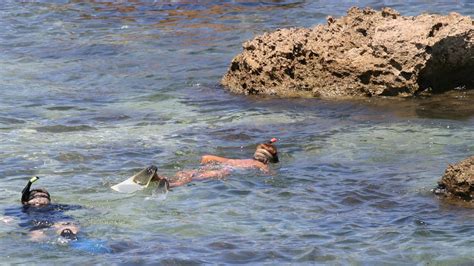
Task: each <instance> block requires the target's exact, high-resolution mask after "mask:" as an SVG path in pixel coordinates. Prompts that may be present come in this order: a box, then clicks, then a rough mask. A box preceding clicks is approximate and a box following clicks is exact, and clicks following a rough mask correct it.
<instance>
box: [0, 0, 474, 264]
mask: <svg viewBox="0 0 474 266" xmlns="http://www.w3.org/2000/svg"><path fill="white" fill-rule="evenodd" d="M354 5H357V6H360V7H366V6H371V7H374V8H381V7H383V6H390V7H393V8H395V9H397V10H398V11H399V12H401V13H402V14H403V15H417V14H421V13H423V12H430V13H440V14H448V13H450V12H458V13H461V14H463V15H467V16H471V17H472V16H473V15H474V2H473V1H470V0H459V1H422V0H417V1H416V0H412V1H375V0H374V1H364V0H362V1H290V0H288V1H285V0H282V1H276V0H275V1H244V0H242V1H211V0H208V1H130V2H129V1H110V2H108V1H84V2H83V1H3V2H1V3H0V29H1V30H0V192H1V193H0V210H1V211H2V213H3V210H4V209H7V208H11V207H15V206H19V198H20V191H21V189H22V188H23V186H24V185H25V184H26V182H27V180H28V178H29V177H30V176H32V175H38V176H40V177H41V179H40V180H39V181H38V182H37V183H35V185H34V186H35V187H46V188H48V190H49V191H50V192H51V194H52V197H53V201H54V202H56V203H62V204H80V205H82V206H83V207H84V208H83V209H80V210H77V211H72V212H70V213H69V215H71V216H73V217H74V218H75V220H76V221H77V222H78V223H80V224H81V228H82V234H83V235H82V237H84V238H87V239H89V241H90V242H91V243H92V244H91V245H92V246H94V245H95V246H101V245H102V246H104V247H106V251H107V252H103V250H100V249H94V248H93V247H92V248H91V247H89V248H78V245H64V244H60V243H58V242H57V241H56V240H54V239H53V240H49V241H47V242H43V243H35V242H31V241H29V240H28V232H27V231H28V229H27V228H21V227H19V226H18V225H17V224H16V223H15V222H13V223H9V224H1V226H0V257H1V258H2V261H1V262H0V264H17V263H18V264H27V263H33V264H127V265H128V264H155V263H156V264H165V265H166V264H172V265H181V264H191V265H194V264H240V263H244V264H268V265H274V264H331V265H344V264H371V265H379V264H391V265H400V264H422V265H427V264H430V265H431V264H440V265H446V264H450V265H451V264H470V263H472V262H473V261H474V254H473V250H474V239H473V237H472V236H473V235H474V211H473V209H472V208H465V207H463V206H458V205H451V204H448V203H446V202H444V201H442V200H441V199H439V198H437V197H436V196H434V195H433V194H432V193H431V192H430V189H431V188H433V187H434V186H435V185H436V182H437V181H438V180H439V178H440V177H441V176H442V174H443V171H444V169H445V168H446V166H447V165H448V164H449V163H454V162H456V161H459V160H461V159H464V158H466V157H468V156H470V155H472V154H474V134H473V132H474V92H472V91H466V90H460V91H456V92H451V93H447V94H445V95H436V96H434V97H427V98H409V99H382V98H380V99H367V100H353V101H347V100H345V101H336V100H321V99H275V98H264V97H246V96H240V95H233V94H231V93H228V92H227V91H226V90H225V89H224V88H222V87H221V86H220V85H219V81H220V78H221V77H222V75H223V74H224V73H225V71H226V70H227V67H228V66H229V63H230V61H231V59H232V58H233V56H235V55H236V54H237V53H239V52H240V51H241V45H242V43H243V42H244V41H246V40H248V39H250V38H252V37H254V36H255V35H257V34H261V33H263V32H267V31H272V30H275V29H277V28H285V27H310V26H313V25H316V24H318V23H324V22H325V18H326V17H327V16H329V15H331V16H341V15H343V14H344V13H345V12H346V10H347V9H348V8H349V7H351V6H354ZM272 137H277V138H279V139H280V141H279V142H278V148H279V152H280V161H281V163H279V164H277V165H274V166H272V174H270V175H265V174H262V173H258V172H254V171H236V172H234V173H232V174H231V175H230V176H228V177H227V178H225V179H224V180H208V181H203V182H195V183H192V184H189V185H187V186H184V187H180V188H176V189H173V191H170V192H169V193H168V194H166V195H162V194H155V193H153V191H152V190H147V191H141V192H139V193H136V194H133V195H123V194H119V193H116V192H114V191H112V190H111V189H110V186H111V185H113V184H116V183H118V182H120V181H122V180H124V179H126V178H128V177H129V176H131V175H132V174H133V173H135V172H137V171H139V170H140V169H142V168H143V167H146V166H148V165H150V164H155V165H157V166H158V168H159V171H160V172H161V173H163V174H166V175H172V174H173V173H175V172H177V171H179V170H183V169H193V168H197V167H199V159H200V156H201V155H203V154H217V155H221V156H227V157H234V158H249V157H250V156H251V155H252V154H253V151H254V148H255V145H256V144H257V143H259V142H262V141H266V140H268V139H269V138H272ZM79 246H80V245H79Z"/></svg>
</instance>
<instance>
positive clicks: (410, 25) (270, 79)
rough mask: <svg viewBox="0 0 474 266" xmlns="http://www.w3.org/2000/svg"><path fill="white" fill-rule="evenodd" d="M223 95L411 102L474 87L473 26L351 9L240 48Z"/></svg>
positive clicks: (467, 21) (455, 18)
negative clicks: (385, 98) (409, 99)
mask: <svg viewBox="0 0 474 266" xmlns="http://www.w3.org/2000/svg"><path fill="white" fill-rule="evenodd" d="M221 82H222V84H223V85H224V86H225V87H227V88H228V89H229V90H230V91H232V92H236V93H243V94H264V95H279V96H283V97H285V96H303V95H304V96H316V97H318V96H320V97H341V96H411V95H415V94H418V93H420V92H442V91H445V90H450V89H454V88H465V87H467V88H474V22H473V20H472V19H471V18H470V17H466V16H461V15H459V14H456V13H452V14H449V15H447V16H441V15H429V14H423V15H419V16H416V17H405V16H401V15H400V14H399V13H397V12H396V11H394V10H393V9H390V8H384V9H382V10H381V11H375V10H373V9H370V8H366V9H359V8H351V9H350V10H349V11H348V13H347V16H345V17H341V18H338V19H335V18H332V17H329V18H328V19H327V25H318V26H316V27H314V28H311V29H280V30H277V31H276V32H273V33H265V34H263V35H260V36H257V37H256V38H254V39H253V40H251V41H248V42H246V43H244V44H243V52H242V53H241V54H239V55H237V56H236V57H235V58H234V59H233V60H232V63H231V65H230V67H229V69H228V71H227V73H226V74H225V75H224V77H223V78H222V81H221Z"/></svg>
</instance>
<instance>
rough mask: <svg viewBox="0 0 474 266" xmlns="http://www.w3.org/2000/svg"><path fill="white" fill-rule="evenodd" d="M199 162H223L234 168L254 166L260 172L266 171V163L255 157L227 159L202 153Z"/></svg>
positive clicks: (267, 170)
mask: <svg viewBox="0 0 474 266" xmlns="http://www.w3.org/2000/svg"><path fill="white" fill-rule="evenodd" d="M201 164H223V165H228V166H232V167H234V168H242V169H246V168H256V169H259V170H261V171H262V172H265V173H268V172H269V168H268V165H266V164H264V163H262V162H260V161H257V160H255V159H229V158H224V157H219V156H215V155H204V156H202V157H201Z"/></svg>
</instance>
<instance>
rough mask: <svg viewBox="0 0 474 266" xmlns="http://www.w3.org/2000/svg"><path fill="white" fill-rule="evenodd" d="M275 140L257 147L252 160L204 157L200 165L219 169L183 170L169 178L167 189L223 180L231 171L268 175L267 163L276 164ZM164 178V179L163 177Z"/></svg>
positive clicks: (157, 177) (157, 178)
mask: <svg viewBox="0 0 474 266" xmlns="http://www.w3.org/2000/svg"><path fill="white" fill-rule="evenodd" d="M276 141H277V139H276V138H272V139H271V140H270V141H268V142H267V143H262V144H259V145H257V148H256V149H255V153H254V155H253V158H252V159H231V158H225V157H220V156H216V155H204V156H202V157H201V164H202V165H204V166H213V165H219V166H222V168H221V169H217V170H213V169H212V168H210V167H203V168H201V169H198V170H185V171H180V172H178V173H176V174H175V176H174V177H172V178H169V180H168V181H169V187H171V188H173V187H178V186H182V185H185V184H187V183H189V182H192V181H194V180H203V179H211V178H216V179H219V178H223V177H225V176H227V175H229V174H230V172H231V170H232V169H236V168H237V169H258V170H260V171H262V172H264V173H269V171H270V168H269V166H268V164H269V163H278V162H279V159H278V151H277V148H276V147H275V146H274V145H273V143H274V142H276ZM164 178H166V177H164ZM160 179H163V177H160V176H158V175H157V176H156V177H155V178H154V180H160Z"/></svg>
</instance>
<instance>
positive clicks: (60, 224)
mask: <svg viewBox="0 0 474 266" xmlns="http://www.w3.org/2000/svg"><path fill="white" fill-rule="evenodd" d="M38 179H39V177H36V176H35V177H32V178H31V179H30V180H29V181H28V184H26V186H25V188H23V190H22V192H21V194H22V195H21V203H22V205H23V206H22V208H21V209H18V208H10V209H7V210H5V215H7V217H18V218H19V219H20V224H19V225H20V226H21V227H29V236H30V239H31V240H33V241H42V240H44V239H45V238H46V237H47V234H53V235H55V236H61V237H62V238H63V239H65V240H76V239H77V234H78V232H79V226H78V225H77V224H76V223H75V222H74V220H73V219H72V218H71V217H70V216H68V215H65V214H64V212H65V211H69V210H75V209H80V208H81V207H80V206H75V205H59V204H51V195H50V194H49V192H48V191H47V190H46V189H44V188H38V189H31V185H32V184H33V183H34V182H36V181H37V180H38ZM12 220H14V218H12Z"/></svg>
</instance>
